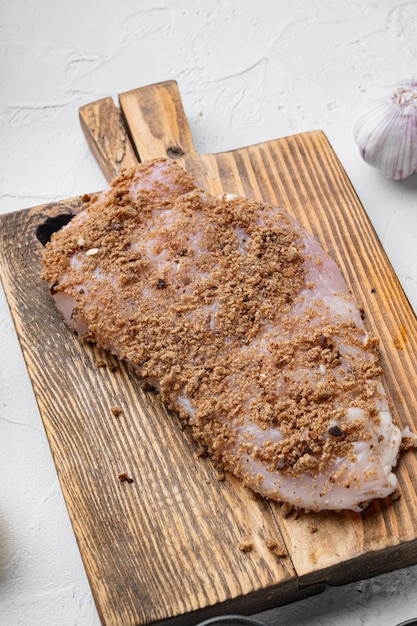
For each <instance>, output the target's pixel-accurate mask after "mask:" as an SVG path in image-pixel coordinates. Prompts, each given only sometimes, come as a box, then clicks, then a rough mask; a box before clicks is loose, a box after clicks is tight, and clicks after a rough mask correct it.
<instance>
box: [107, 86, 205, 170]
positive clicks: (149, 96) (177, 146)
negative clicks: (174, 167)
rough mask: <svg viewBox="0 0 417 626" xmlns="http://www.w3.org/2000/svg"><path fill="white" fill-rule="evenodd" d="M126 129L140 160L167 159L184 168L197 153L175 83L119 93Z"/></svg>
mask: <svg viewBox="0 0 417 626" xmlns="http://www.w3.org/2000/svg"><path fill="white" fill-rule="evenodd" d="M119 102H120V107H121V110H122V114H123V118H124V122H125V126H126V128H127V131H128V134H129V137H130V140H131V142H132V145H133V146H134V148H135V151H136V154H137V156H138V157H139V159H140V161H147V160H149V159H155V158H160V157H163V158H166V157H168V158H170V159H175V160H176V161H177V162H179V163H181V164H182V165H184V166H186V163H187V160H188V159H189V158H192V157H195V155H196V152H195V149H194V145H193V140H192V137H191V132H190V128H189V126H188V122H187V117H186V115H185V111H184V107H183V105H182V101H181V96H180V92H179V89H178V85H177V83H176V81H174V80H170V81H166V82H162V83H155V84H153V85H147V86H145V87H141V88H139V89H134V90H133V91H127V92H125V93H122V94H119Z"/></svg>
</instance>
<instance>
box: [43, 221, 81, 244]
mask: <svg viewBox="0 0 417 626" xmlns="http://www.w3.org/2000/svg"><path fill="white" fill-rule="evenodd" d="M73 217H74V214H73V213H61V214H60V215H56V216H55V217H48V218H47V219H46V220H45V221H44V222H43V224H39V226H38V227H37V229H36V238H37V239H38V241H40V243H41V244H42V245H43V246H45V245H46V244H47V243H48V241H49V240H50V239H51V237H52V235H53V234H54V233H56V232H57V231H58V230H61V228H62V227H63V226H65V225H66V224H68V222H70V221H71V220H72V218H73Z"/></svg>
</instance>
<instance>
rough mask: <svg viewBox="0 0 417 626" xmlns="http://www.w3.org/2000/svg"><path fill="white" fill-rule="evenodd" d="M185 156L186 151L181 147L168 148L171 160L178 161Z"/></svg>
mask: <svg viewBox="0 0 417 626" xmlns="http://www.w3.org/2000/svg"><path fill="white" fill-rule="evenodd" d="M183 154H185V152H184V150H183V149H182V148H181V147H180V146H170V147H169V148H167V155H168V156H169V158H170V159H178V157H181V156H182V155H183Z"/></svg>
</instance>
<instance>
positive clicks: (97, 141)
mask: <svg viewBox="0 0 417 626" xmlns="http://www.w3.org/2000/svg"><path fill="white" fill-rule="evenodd" d="M79 117H80V124H81V128H82V130H83V132H84V136H85V138H86V140H87V143H88V145H89V147H90V150H91V152H92V153H93V154H94V156H95V158H96V160H97V163H98V164H99V166H100V169H101V171H102V172H103V174H104V176H105V178H106V180H107V181H110V180H111V179H112V178H113V177H114V176H116V174H118V173H119V172H120V170H121V169H123V168H124V167H133V166H134V165H136V163H137V162H138V159H137V156H136V154H135V151H134V149H133V147H132V145H131V143H130V140H129V137H128V136H127V133H126V130H125V127H124V126H123V123H122V118H121V115H120V110H119V108H118V107H116V105H115V104H114V102H113V100H112V98H103V99H102V100H97V101H96V102H92V103H91V104H86V105H84V106H83V107H81V108H80V110H79Z"/></svg>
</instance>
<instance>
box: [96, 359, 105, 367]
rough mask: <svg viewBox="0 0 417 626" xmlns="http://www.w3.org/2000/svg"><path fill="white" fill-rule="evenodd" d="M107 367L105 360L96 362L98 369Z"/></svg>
mask: <svg viewBox="0 0 417 626" xmlns="http://www.w3.org/2000/svg"><path fill="white" fill-rule="evenodd" d="M106 365H107V363H106V361H103V359H98V360H97V361H96V366H97V367H106Z"/></svg>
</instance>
